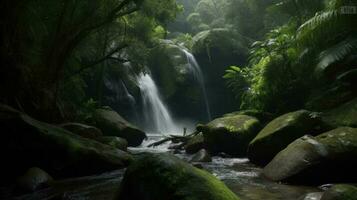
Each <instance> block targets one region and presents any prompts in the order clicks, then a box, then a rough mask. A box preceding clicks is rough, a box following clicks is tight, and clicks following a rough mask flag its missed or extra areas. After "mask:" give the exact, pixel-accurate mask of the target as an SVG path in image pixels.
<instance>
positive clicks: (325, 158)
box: [264, 127, 357, 184]
mask: <svg viewBox="0 0 357 200" xmlns="http://www.w3.org/2000/svg"><path fill="white" fill-rule="evenodd" d="M356 158H357V129H356V128H350V127H340V128H337V129H334V130H332V131H329V132H326V133H323V134H321V135H319V136H316V137H312V136H304V137H302V138H299V139H297V140H296V141H294V142H293V143H291V144H290V145H289V146H288V147H287V148H286V149H284V150H283V151H281V152H280V153H279V154H277V155H276V156H275V158H274V159H273V160H272V161H271V162H270V163H269V164H268V165H267V166H266V167H265V168H264V175H265V176H266V177H267V178H269V179H271V180H274V181H286V182H292V183H311V184H321V183H326V182H349V181H351V182H355V181H357V171H356V168H357V159H356Z"/></svg>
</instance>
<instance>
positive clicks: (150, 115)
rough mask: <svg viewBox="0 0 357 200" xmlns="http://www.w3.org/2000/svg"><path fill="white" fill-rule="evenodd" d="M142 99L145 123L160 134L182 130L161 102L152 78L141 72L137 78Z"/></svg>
mask: <svg viewBox="0 0 357 200" xmlns="http://www.w3.org/2000/svg"><path fill="white" fill-rule="evenodd" d="M137 81H138V86H139V88H140V91H141V95H142V99H143V110H144V116H145V120H146V123H147V124H148V125H149V126H151V127H152V128H153V129H154V131H157V132H159V133H161V134H165V135H166V134H175V133H176V134H177V133H180V132H182V130H180V128H179V127H177V126H176V125H175V123H174V120H173V119H172V117H171V114H170V112H169V110H168V108H167V106H166V105H165V104H164V103H163V101H162V99H161V97H160V93H159V91H158V89H157V86H156V84H155V82H154V80H153V79H152V78H151V76H150V75H149V74H144V73H141V74H140V75H139V77H138V79H137Z"/></svg>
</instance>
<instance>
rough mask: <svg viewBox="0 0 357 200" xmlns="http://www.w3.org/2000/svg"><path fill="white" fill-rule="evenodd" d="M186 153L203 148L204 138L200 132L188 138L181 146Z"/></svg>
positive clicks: (192, 152)
mask: <svg viewBox="0 0 357 200" xmlns="http://www.w3.org/2000/svg"><path fill="white" fill-rule="evenodd" d="M183 148H184V149H185V151H186V153H188V154H194V153H196V152H198V151H199V150H200V149H202V148H204V138H203V135H202V133H199V134H197V135H195V136H193V137H192V138H190V139H189V140H188V141H187V143H186V144H185V146H184V147H183Z"/></svg>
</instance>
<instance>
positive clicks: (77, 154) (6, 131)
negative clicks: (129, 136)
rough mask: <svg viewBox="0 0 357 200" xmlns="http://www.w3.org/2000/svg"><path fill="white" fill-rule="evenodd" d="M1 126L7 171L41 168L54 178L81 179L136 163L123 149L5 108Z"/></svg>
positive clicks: (0, 144) (0, 109) (0, 148)
mask: <svg viewBox="0 0 357 200" xmlns="http://www.w3.org/2000/svg"><path fill="white" fill-rule="evenodd" d="M0 127H1V133H2V139H1V142H0V153H1V154H3V155H1V156H2V158H4V160H5V162H3V164H2V167H3V168H5V169H7V170H8V171H6V170H4V172H21V171H24V170H25V169H27V168H29V167H32V166H38V167H40V168H42V169H45V170H46V171H47V172H49V173H50V174H52V175H53V176H72V175H76V176H80V175H88V174H93V173H100V172H104V171H107V170H113V169H119V168H123V167H126V166H127V165H128V164H129V162H130V161H131V160H132V157H131V156H130V155H129V154H128V153H126V152H123V151H121V150H119V149H116V148H113V147H110V146H108V145H104V144H101V143H99V142H97V141H94V140H91V139H87V138H83V137H81V136H78V135H76V134H73V133H71V132H69V131H67V130H65V129H62V128H60V127H57V126H54V125H51V124H47V123H44V122H40V121H37V120H35V119H33V118H31V117H29V116H28V115H25V114H22V113H20V112H17V111H15V110H11V109H7V108H6V107H1V106H0ZM10 174H11V173H7V174H4V175H3V176H7V175H9V176H10Z"/></svg>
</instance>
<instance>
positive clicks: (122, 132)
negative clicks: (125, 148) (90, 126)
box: [94, 107, 146, 146]
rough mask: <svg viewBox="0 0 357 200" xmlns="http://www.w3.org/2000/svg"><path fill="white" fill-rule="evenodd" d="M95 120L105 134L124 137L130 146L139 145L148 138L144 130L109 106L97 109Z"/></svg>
mask: <svg viewBox="0 0 357 200" xmlns="http://www.w3.org/2000/svg"><path fill="white" fill-rule="evenodd" d="M94 121H95V123H96V126H97V127H98V128H100V129H101V130H102V131H103V133H104V135H106V136H117V137H121V138H124V139H126V140H127V141H128V145H129V146H139V145H140V144H141V143H142V142H143V140H144V139H145V138H146V134H145V133H144V132H143V131H141V130H140V129H138V128H137V127H135V126H133V125H132V124H130V123H129V122H127V121H126V120H125V119H124V118H123V117H121V116H120V115H119V114H118V113H117V112H115V111H114V110H112V109H111V108H109V107H104V108H102V109H97V110H96V111H95V114H94Z"/></svg>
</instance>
